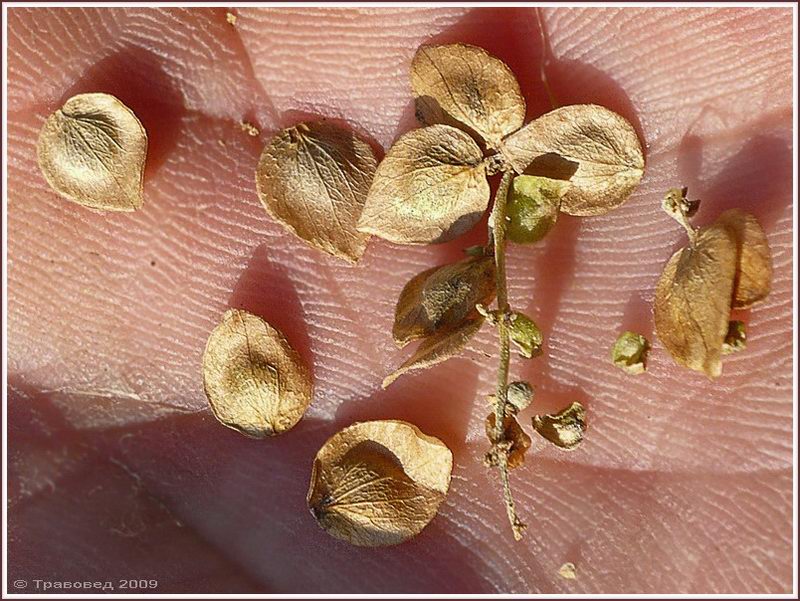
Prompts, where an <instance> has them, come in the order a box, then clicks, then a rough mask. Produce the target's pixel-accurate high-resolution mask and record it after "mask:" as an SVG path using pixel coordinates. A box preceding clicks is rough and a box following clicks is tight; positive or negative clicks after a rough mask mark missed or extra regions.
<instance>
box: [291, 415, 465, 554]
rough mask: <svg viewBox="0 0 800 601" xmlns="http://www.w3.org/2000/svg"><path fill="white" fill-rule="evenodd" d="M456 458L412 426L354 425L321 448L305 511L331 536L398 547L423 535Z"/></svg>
mask: <svg viewBox="0 0 800 601" xmlns="http://www.w3.org/2000/svg"><path fill="white" fill-rule="evenodd" d="M452 468H453V454H452V453H451V452H450V449H448V448H447V447H446V446H445V445H444V443H442V441H440V440H439V439H437V438H434V437H432V436H427V435H425V434H423V433H422V432H420V431H419V429H418V428H417V427H416V426H414V425H412V424H409V423H407V422H402V421H395V420H385V421H372V422H361V423H355V424H353V425H352V426H349V427H348V428H345V429H344V430H342V431H340V432H339V433H337V434H335V435H334V436H332V437H331V438H330V439H329V440H328V441H327V442H326V443H325V444H324V445H323V446H322V448H321V449H320V450H319V452H318V453H317V456H316V458H315V459H314V467H313V469H312V472H311V485H310V487H309V491H308V497H307V501H308V507H309V509H310V510H311V513H312V514H313V515H314V517H315V518H316V520H317V522H318V523H319V525H320V526H322V528H323V529H324V530H326V531H327V532H328V533H329V534H330V535H332V536H334V537H336V538H339V539H342V540H345V541H347V542H349V543H351V544H353V545H358V546H364V547H377V546H384V545H396V544H398V543H402V542H404V541H407V540H408V539H410V538H412V537H414V536H416V535H417V534H419V533H420V532H421V531H422V529H423V528H425V526H427V525H428V523H429V522H430V521H431V520H432V519H433V517H434V516H435V515H436V512H437V511H438V510H439V505H440V504H441V503H442V501H443V500H444V497H445V495H446V494H447V490H448V488H449V486H450V472H451V471H452Z"/></svg>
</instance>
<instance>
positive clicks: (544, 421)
mask: <svg viewBox="0 0 800 601" xmlns="http://www.w3.org/2000/svg"><path fill="white" fill-rule="evenodd" d="M533 429H534V430H536V431H537V432H538V433H539V434H541V435H542V436H543V437H544V438H546V439H547V440H549V441H550V442H552V443H553V444H554V445H556V446H557V447H560V448H562V449H564V450H565V451H571V450H573V449H575V448H576V447H577V446H578V445H579V444H580V443H581V442H582V441H583V434H584V432H586V410H585V409H584V408H583V405H581V404H580V403H579V402H577V401H575V402H573V403H571V404H570V405H568V406H567V407H565V408H564V409H562V410H561V411H559V412H558V413H555V414H551V413H548V414H547V415H535V416H534V417H533Z"/></svg>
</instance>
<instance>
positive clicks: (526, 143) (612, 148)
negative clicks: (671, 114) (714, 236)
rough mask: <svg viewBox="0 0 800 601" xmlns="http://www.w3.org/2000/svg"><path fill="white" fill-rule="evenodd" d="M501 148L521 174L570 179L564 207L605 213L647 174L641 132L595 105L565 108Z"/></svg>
mask: <svg viewBox="0 0 800 601" xmlns="http://www.w3.org/2000/svg"><path fill="white" fill-rule="evenodd" d="M501 151H502V153H503V155H504V156H505V158H506V160H507V161H508V163H510V164H511V165H512V166H513V167H514V170H515V171H516V172H517V173H523V172H525V173H528V174H532V175H544V176H547V177H552V178H554V179H569V182H570V183H571V184H572V185H571V186H570V187H569V189H568V190H567V191H566V192H565V193H564V195H563V196H562V197H561V210H562V211H564V212H565V213H569V214H570V215H581V216H587V215H602V214H603V213H607V212H608V211H610V210H611V209H614V208H616V207H618V206H619V205H621V204H622V203H623V202H625V200H626V199H627V198H628V196H630V194H631V193H632V192H633V190H634V189H635V188H636V186H638V185H639V181H640V180H641V179H642V174H643V173H644V154H643V153H642V146H641V144H640V143H639V138H638V136H637V135H636V131H635V130H634V129H633V127H632V126H631V124H630V123H628V122H627V121H626V120H625V119H623V118H622V117H620V116H619V115H618V114H616V113H614V112H613V111H610V110H608V109H607V108H604V107H602V106H597V105H595V104H575V105H570V106H562V107H560V108H557V109H555V110H553V111H550V112H549V113H545V114H544V115H542V116H541V117H539V118H538V119H535V120H534V121H531V122H530V123H528V124H527V125H526V126H525V127H523V128H522V129H520V130H519V131H517V132H516V133H514V134H512V135H510V136H509V137H508V138H506V139H505V140H504V141H503V145H502V146H501Z"/></svg>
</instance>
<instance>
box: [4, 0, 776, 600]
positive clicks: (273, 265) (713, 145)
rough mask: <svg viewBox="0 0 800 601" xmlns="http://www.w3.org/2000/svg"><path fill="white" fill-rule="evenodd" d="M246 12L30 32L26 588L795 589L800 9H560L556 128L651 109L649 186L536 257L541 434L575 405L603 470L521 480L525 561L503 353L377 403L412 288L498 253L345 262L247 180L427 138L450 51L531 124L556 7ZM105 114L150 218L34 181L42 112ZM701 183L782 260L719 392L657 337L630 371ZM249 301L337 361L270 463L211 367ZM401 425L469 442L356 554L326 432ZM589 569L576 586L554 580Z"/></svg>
mask: <svg viewBox="0 0 800 601" xmlns="http://www.w3.org/2000/svg"><path fill="white" fill-rule="evenodd" d="M235 12H236V13H237V14H238V20H237V22H236V24H235V26H231V25H230V24H228V23H227V22H226V20H225V11H224V10H223V9H191V10H175V9H169V10H155V9H130V10H128V9H125V10H123V9H108V8H106V9H91V10H90V9H87V10H77V9H20V8H11V9H10V10H9V32H8V48H9V51H8V61H9V85H8V156H9V173H8V182H9V185H8V231H9V238H8V281H9V286H8V291H9V297H8V338H7V344H8V369H9V498H10V501H9V539H10V540H9V578H10V579H16V578H25V579H27V580H28V581H32V580H33V579H35V578H50V579H52V580H70V581H77V580H80V581H85V580H102V581H106V580H111V581H113V582H114V583H115V584H116V583H117V582H118V579H157V580H158V581H159V583H160V585H159V587H158V588H157V589H156V592H162V593H163V592H242V593H244V592H272V593H290V592H304V593H311V592H319V593H356V592H363V593H378V592H384V593H389V592H427V593H435V592H436V593H445V592H451V593H492V592H503V593H510V592H515V593H567V592H574V593H601V592H602V593H655V592H661V593H766V592H772V593H777V592H784V593H785V592H789V591H790V590H791V582H792V577H791V576H792V570H791V545H792V533H791V512H792V328H791V325H790V324H791V311H792V286H791V282H792V206H791V201H792V187H791V179H792V177H791V172H792V169H791V144H792V131H791V122H792V112H791V111H792V79H791V77H792V75H791V69H792V58H791V34H792V32H791V27H792V20H791V11H790V10H789V9H785V10H784V9H769V10H767V9H762V10H744V9H719V10H711V9H687V10H678V9H660V8H651V9H623V10H616V9H614V10H612V9H545V10H543V11H542V16H543V20H544V23H545V28H546V30H547V34H548V38H549V43H550V46H551V48H552V55H553V57H552V60H551V62H550V64H549V65H548V67H547V74H548V77H549V79H550V82H551V85H552V88H553V91H554V93H555V95H556V97H557V99H558V101H559V102H560V103H561V104H572V103H580V102H593V103H597V104H602V105H605V106H607V107H609V108H611V109H612V110H615V111H617V112H619V113H621V114H622V115H623V116H625V117H626V118H627V119H628V120H630V121H631V122H632V123H633V124H634V125H635V126H636V127H637V130H638V131H639V134H640V136H641V139H642V141H643V144H644V146H645V152H646V158H647V168H646V171H645V176H644V179H643V181H642V184H641V186H640V187H639V188H638V190H637V191H636V192H635V193H634V195H633V196H632V197H631V198H630V199H629V201H628V202H627V203H626V204H625V205H623V206H622V207H621V208H619V209H617V210H615V211H613V212H611V213H609V214H607V215H604V216H601V217H594V218H582V219H579V218H570V217H568V216H566V215H563V216H561V217H560V218H559V222H558V223H557V225H556V227H555V229H554V230H553V231H552V232H551V233H550V234H549V236H548V237H547V238H546V239H545V240H544V241H542V242H541V243H539V244H537V245H534V246H531V247H511V248H510V251H509V268H508V271H509V280H510V293H511V300H512V303H513V304H514V305H515V306H518V307H519V308H520V310H522V311H525V312H526V313H527V314H529V315H531V316H532V317H533V318H534V319H536V321H537V322H538V323H539V324H540V325H541V326H542V327H543V329H544V331H545V335H546V350H545V355H544V356H543V357H540V358H538V359H534V360H532V361H530V362H527V363H523V362H522V361H518V360H515V361H514V362H513V364H512V375H513V376H514V377H515V378H524V379H528V380H530V381H531V382H532V383H533V384H534V385H535V386H536V388H537V393H536V399H535V401H534V407H533V408H532V409H529V410H527V411H526V412H525V413H524V414H523V418H522V419H521V422H522V423H523V424H526V423H527V424H529V423H530V422H529V420H530V415H532V414H533V412H536V413H542V412H547V411H552V410H555V409H559V408H561V407H562V406H564V405H565V404H567V403H568V402H570V401H572V400H580V401H581V402H583V403H584V404H585V405H586V407H587V409H588V419H589V431H588V433H587V436H586V439H585V441H584V443H583V445H582V446H581V447H580V449H578V450H576V451H575V452H573V453H570V454H568V455H567V454H562V453H561V452H559V451H558V450H557V449H554V448H551V447H550V446H548V445H546V444H544V443H543V441H542V439H541V438H539V439H535V440H534V448H533V449H532V451H531V452H530V453H529V455H528V458H527V463H526V465H525V466H524V467H522V468H520V469H518V470H515V471H514V472H512V479H513V486H514V489H515V491H516V493H517V499H518V506H519V510H520V513H521V515H522V517H523V519H524V520H525V521H526V522H527V523H528V526H529V527H528V530H527V532H526V536H525V538H524V540H523V541H521V542H519V543H518V542H515V541H514V540H513V538H512V537H511V534H510V531H509V528H508V526H507V524H506V522H505V515H504V511H503V506H502V500H501V497H500V488H499V483H498V482H497V479H496V476H495V474H494V473H492V472H487V470H486V468H484V467H483V465H482V463H481V457H482V455H483V453H484V452H485V451H486V447H487V442H486V440H485V437H484V432H483V419H484V417H485V416H486V414H487V413H488V412H489V407H488V405H487V404H486V403H485V402H484V400H483V398H484V396H485V395H486V394H489V393H490V392H492V390H493V387H494V384H493V382H494V378H495V370H496V362H497V359H496V357H495V356H494V353H495V352H496V340H495V338H494V333H493V332H491V331H489V330H488V329H486V331H484V332H482V333H481V335H480V336H479V338H478V340H477V342H476V344H475V345H474V348H473V350H472V351H471V352H470V353H468V354H467V355H466V356H464V357H462V358H457V359H452V360H450V361H448V362H446V363H443V364H441V365H439V366H436V367H435V368H432V369H430V370H427V371H425V372H422V373H417V374H414V375H406V376H404V377H402V378H401V379H400V380H398V381H397V382H396V383H395V384H394V385H392V386H391V387H390V388H389V389H387V390H385V391H383V390H381V389H380V381H381V379H382V378H383V376H384V375H385V374H386V373H388V371H390V370H391V369H392V368H394V367H395V366H397V365H398V364H399V363H400V361H401V360H402V359H403V358H405V356H407V353H406V352H403V351H398V350H397V349H396V348H395V347H394V345H393V344H392V342H391V335H390V332H391V323H392V317H393V311H394V302H395V300H396V298H397V295H398V293H399V291H400V290H401V288H402V286H403V284H404V283H405V282H406V281H407V280H408V279H409V278H410V277H411V276H412V275H414V274H416V273H417V272H419V271H421V270H423V269H424V268H427V267H430V266H433V265H436V264H439V263H443V262H446V261H448V260H454V259H455V258H457V257H459V256H460V255H461V249H462V248H464V247H466V246H469V245H471V244H475V243H478V242H480V241H481V236H482V235H483V233H484V231H485V228H482V227H481V226H480V225H479V226H477V227H476V228H475V229H474V230H473V231H472V232H470V233H469V234H467V235H466V236H464V237H462V238H460V239H458V240H455V241H453V242H450V243H447V244H444V245H438V246H426V247H407V246H397V245H392V244H389V243H386V242H384V241H381V240H379V239H377V238H373V239H372V241H371V242H370V244H369V247H368V248H367V252H366V254H365V256H364V258H363V259H362V260H361V262H360V264H359V265H358V266H356V267H351V266H348V265H345V264H343V263H342V262H341V261H337V260H336V259H333V258H330V257H328V256H327V255H324V254H322V253H320V252H319V251H316V250H314V249H312V248H310V247H308V246H307V245H306V244H304V243H303V242H302V241H300V240H298V239H297V238H295V237H293V236H292V235H291V234H289V233H288V232H287V231H286V230H284V229H283V228H282V227H281V226H280V225H279V224H277V223H276V222H275V221H273V220H272V219H270V218H269V217H268V216H267V215H266V214H265V212H264V210H263V208H262V207H261V206H260V203H259V201H258V199H257V197H256V193H255V184H254V170H255V166H256V163H257V161H258V157H259V154H260V151H261V149H262V147H263V145H264V144H265V143H266V141H267V140H268V139H269V137H270V135H271V134H272V133H274V132H275V131H277V130H278V129H279V128H282V127H286V126H289V125H292V124H294V123H295V122H297V121H298V120H301V119H303V118H305V117H307V116H320V117H331V118H337V119H343V120H346V121H347V122H348V123H350V124H351V125H352V126H353V127H354V128H355V129H356V130H357V131H359V132H362V133H364V134H366V135H368V136H370V137H371V138H373V139H374V141H375V142H376V143H377V144H378V145H380V146H382V147H383V148H387V147H388V146H389V145H390V144H391V142H392V141H393V140H394V139H395V138H396V137H397V136H398V135H400V134H401V133H403V132H405V131H407V130H408V129H410V128H411V127H414V120H413V107H412V102H411V94H410V90H409V85H408V66H409V62H410V59H411V57H412V56H413V53H414V50H415V49H416V48H417V46H418V45H420V44H421V43H425V42H429V41H433V42H437V43H444V42H452V41H461V42H467V43H473V44H476V45H479V46H482V47H484V48H486V49H487V50H488V51H489V52H491V53H492V54H495V55H496V56H498V57H499V58H501V59H503V60H504V61H506V62H507V63H508V64H509V66H510V67H511V69H512V70H513V71H514V73H515V74H516V76H517V77H518V79H519V81H520V84H521V86H522V91H523V95H524V96H525V97H526V99H527V101H528V116H529V118H531V117H535V116H538V115H539V114H541V113H543V112H545V111H547V110H548V109H549V106H550V105H549V101H548V99H547V96H546V94H545V91H544V89H543V87H542V85H541V82H540V80H539V64H540V60H541V56H542V45H541V41H540V36H539V30H538V28H537V21H536V18H535V13H534V12H533V10H532V9H493V8H484V9H462V8H446V9H445V8H439V9H396V8H385V9H376V10H364V11H356V10H353V9H335V10H334V9H302V10H300V9H280V10H278V9H238V10H236V11H235ZM90 91H104V92H109V93H113V94H114V95H116V96H117V97H119V98H120V99H121V100H122V101H123V102H125V103H126V104H127V105H128V106H130V107H131V108H132V109H133V110H134V112H135V113H136V114H137V115H138V116H139V118H140V119H141V120H142V122H143V124H144V126H145V128H146V129H147V133H148V136H149V153H148V159H147V169H146V173H145V204H144V207H143V208H142V209H141V210H139V211H138V212H136V213H133V214H99V213H95V212H91V211H89V210H86V209H84V208H82V207H80V206H77V205H75V204H71V203H69V202H67V201H65V200H63V199H62V198H60V197H58V196H57V195H56V194H55V193H54V192H53V191H51V190H50V189H49V188H48V187H47V185H46V183H45V181H44V179H43V177H42V176H41V174H40V172H39V169H38V167H37V165H36V154H35V144H36V137H37V135H38V131H39V129H40V128H41V125H42V123H43V121H44V119H45V117H46V116H47V115H48V114H50V113H51V112H52V111H54V110H55V109H56V108H58V107H59V106H60V104H61V103H62V102H63V101H64V100H65V99H66V98H68V97H69V96H72V95H74V94H76V93H80V92H90ZM241 120H246V121H248V122H251V123H254V124H257V125H258V127H259V128H260V129H261V135H260V136H259V137H257V138H256V137H250V136H248V135H247V134H246V133H244V132H243V131H242V129H241V128H240V126H239V122H240V121H241ZM680 185H687V186H689V194H690V197H692V198H701V199H703V204H702V206H701V209H700V212H699V214H698V216H697V218H696V220H695V221H696V222H697V223H701V224H704V223H708V222H709V221H711V220H712V219H713V218H714V217H715V216H716V215H717V214H718V213H720V212H721V211H723V210H724V209H727V208H732V207H741V208H744V209H746V210H748V211H751V212H752V213H754V214H755V215H756V216H757V217H758V219H759V221H760V222H761V224H762V225H763V227H764V229H765V231H766V233H767V236H768V238H769V241H770V245H771V248H772V252H773V260H774V267H775V273H774V281H773V291H772V294H771V295H770V297H769V298H768V299H767V300H766V302H764V303H763V304H761V305H759V306H757V307H756V308H754V309H753V310H752V311H751V312H750V313H749V315H748V317H747V318H746V321H747V322H748V328H749V329H748V334H749V339H748V348H747V350H746V351H745V352H743V353H740V354H737V355H734V356H731V357H727V358H726V359H725V367H724V370H725V371H724V374H723V377H722V378H720V379H719V380H718V381H715V382H709V381H707V380H706V379H705V378H704V377H703V376H702V375H700V374H695V373H693V372H689V371H687V370H684V369H681V368H679V367H677V366H676V365H674V363H673V362H672V360H671V359H670V357H669V356H668V355H667V353H666V352H665V351H664V349H663V348H662V347H660V346H659V345H658V344H655V348H654V350H653V352H652V353H651V355H650V362H649V370H648V373H647V374H645V375H642V376H638V377H631V376H628V375H625V374H624V373H623V372H621V371H619V370H618V369H616V368H615V367H614V366H612V365H611V364H610V362H609V361H608V349H609V347H610V346H611V344H612V343H613V341H614V339H615V338H616V336H617V334H618V333H619V332H621V331H622V330H624V329H634V330H637V331H640V332H642V333H644V334H645V335H646V336H647V337H648V338H650V340H651V341H652V342H654V343H655V338H654V334H653V326H652V317H651V314H650V307H651V304H652V298H653V290H654V287H655V283H656V280H657V278H658V275H659V273H660V272H661V269H662V267H663V265H664V263H665V262H666V260H667V259H668V257H669V256H670V255H671V253H672V252H673V251H674V250H675V249H676V248H677V247H679V246H681V245H683V244H684V243H685V237H684V234H683V233H682V232H681V231H680V230H679V228H678V227H676V226H675V224H674V223H673V222H672V221H671V220H670V219H669V217H667V216H666V215H665V214H663V213H662V212H661V209H660V200H661V197H662V196H663V194H664V192H665V191H666V190H667V189H668V188H670V187H674V186H680ZM229 306H236V307H243V308H246V309H248V310H250V311H252V312H254V313H257V314H259V315H261V316H263V317H264V318H266V319H267V320H268V321H269V322H270V323H272V324H273V325H275V326H276V327H278V328H279V329H281V330H282V331H283V332H284V333H285V334H286V336H287V337H288V338H289V340H290V341H291V343H292V344H293V345H294V346H295V347H296V348H297V349H298V350H299V351H300V353H301V355H303V356H304V357H305V358H306V360H307V361H308V362H309V363H310V364H311V365H312V367H313V372H314V377H315V383H316V394H315V398H314V401H313V403H312V405H311V407H310V409H309V411H308V413H307V414H306V417H305V418H304V419H303V421H301V422H300V424H299V425H298V426H297V427H295V428H294V429H293V430H292V431H290V432H288V433H286V434H284V435H281V436H279V437H276V438H274V439H269V440H266V441H255V440H249V439H246V438H244V437H242V436H241V435H239V434H237V433H235V432H233V431H230V430H228V429H226V428H223V427H222V426H220V425H219V424H218V423H217V422H216V421H215V420H214V419H213V418H212V417H211V416H210V413H209V411H208V407H207V403H206V400H205V397H204V395H203V391H202V383H201V375H200V359H201V355H202V351H203V347H204V345H205V341H206V338H207V336H208V333H209V332H210V330H211V329H212V328H213V326H214V325H215V324H216V323H217V322H218V320H219V317H220V316H221V314H222V312H223V311H224V310H225V309H226V308H227V307H229ZM487 354H488V355H489V356H487ZM378 418H398V419H406V420H408V421H411V422H413V423H415V424H416V425H418V426H419V427H420V428H421V429H422V430H423V431H424V432H425V433H428V434H432V435H435V436H438V437H439V438H441V439H442V440H443V441H444V442H446V443H447V444H448V446H450V448H451V449H452V450H453V452H454V455H455V464H456V465H455V469H454V473H453V482H452V485H451V489H450V493H449V495H448V497H447V499H446V501H445V503H444V504H443V506H442V508H441V510H440V512H439V515H438V516H437V517H436V518H435V519H434V521H433V522H432V523H431V525H430V526H429V527H428V528H426V529H425V531H423V533H422V534H421V535H419V536H418V537H417V538H415V539H414V540H412V541H410V542H408V543H406V544H403V545H400V546H397V547H393V548H382V549H361V548H353V547H350V546H348V545H346V544H344V543H341V542H339V541H336V540H334V539H332V538H331V537H329V536H328V535H327V534H326V533H324V532H323V531H322V530H320V529H319V528H318V527H317V525H316V524H315V523H314V520H313V518H312V517H311V516H310V515H309V514H308V512H307V510H306V506H305V493H306V490H307V487H308V479H309V476H310V468H311V462H312V459H313V457H314V454H315V453H316V451H317V449H318V448H319V447H320V445H321V444H322V443H323V442H324V441H325V440H326V438H327V437H328V436H330V435H332V434H333V433H334V432H336V431H338V430H339V429H341V428H342V427H344V426H346V425H349V424H350V423H351V422H353V421H357V420H359V421H360V420H366V419H378ZM568 561H571V562H573V563H575V564H576V566H577V569H578V578H577V580H564V579H562V578H561V577H559V575H558V573H557V572H558V568H559V566H561V564H563V563H564V562H568ZM13 592H16V591H13ZM29 592H35V591H30V590H29ZM117 592H138V591H121V590H118V591H117ZM143 592H148V591H143Z"/></svg>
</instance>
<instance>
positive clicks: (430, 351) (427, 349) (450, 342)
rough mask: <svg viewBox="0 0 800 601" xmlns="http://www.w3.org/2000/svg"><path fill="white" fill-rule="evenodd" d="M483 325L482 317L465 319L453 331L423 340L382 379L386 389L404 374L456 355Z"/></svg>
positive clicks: (445, 331)
mask: <svg viewBox="0 0 800 601" xmlns="http://www.w3.org/2000/svg"><path fill="white" fill-rule="evenodd" d="M482 325H483V317H476V318H472V319H467V320H466V321H464V322H463V323H462V324H461V325H460V326H458V327H457V328H455V329H453V330H444V331H441V332H438V333H436V334H433V335H432V336H429V337H428V338H425V339H424V340H423V341H422V342H421V343H420V345H419V346H418V347H417V350H416V351H414V354H413V355H411V357H409V358H408V359H407V360H406V361H404V362H403V364H402V365H401V366H400V367H398V368H397V369H396V370H394V371H393V372H392V373H390V374H389V375H388V376H386V377H385V378H384V379H383V383H382V386H383V388H386V387H387V386H389V385H390V384H391V383H392V382H394V381H395V380H396V379H397V378H399V377H400V376H402V375H403V374H404V373H406V372H409V371H413V370H417V369H426V368H428V367H431V366H432V365H436V364H437V363H441V362H442V361H446V360H447V359H450V357H455V356H456V355H458V354H459V353H460V352H461V351H462V350H463V349H464V348H465V347H466V346H467V343H468V342H469V341H470V339H472V337H473V336H475V334H477V333H478V330H480V329H481V326H482Z"/></svg>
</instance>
